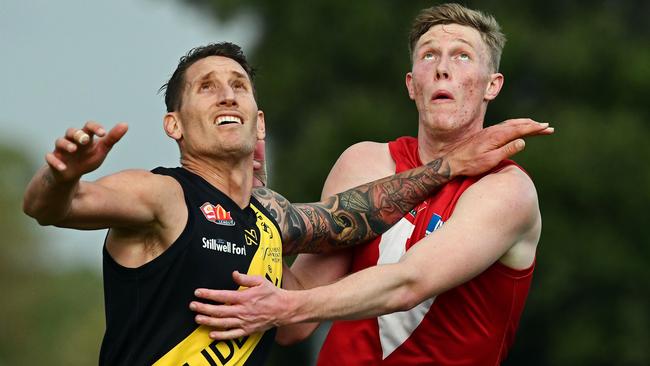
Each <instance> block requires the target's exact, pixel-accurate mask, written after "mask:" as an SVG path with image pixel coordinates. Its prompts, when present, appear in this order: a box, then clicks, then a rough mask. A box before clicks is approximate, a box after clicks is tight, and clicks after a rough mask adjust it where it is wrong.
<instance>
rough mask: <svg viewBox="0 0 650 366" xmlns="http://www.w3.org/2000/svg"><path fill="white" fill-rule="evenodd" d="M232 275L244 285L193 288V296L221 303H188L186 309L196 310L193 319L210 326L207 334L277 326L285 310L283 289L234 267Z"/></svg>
mask: <svg viewBox="0 0 650 366" xmlns="http://www.w3.org/2000/svg"><path fill="white" fill-rule="evenodd" d="M232 277H233V279H234V280H235V282H236V283H237V284H238V285H240V286H242V287H248V289H244V290H240V291H228V290H208V289H197V290H196V291H195V293H194V294H195V295H196V296H197V297H199V298H201V299H204V300H209V301H212V302H215V303H220V304H223V305H211V304H207V303H202V302H199V301H192V302H191V303H190V309H191V310H192V311H195V312H197V313H198V315H197V316H196V317H195V320H196V322H197V323H198V324H201V325H206V326H208V327H212V328H214V329H213V330H212V331H211V332H210V338H212V339H233V338H239V337H243V336H245V335H249V334H252V333H257V332H262V331H265V330H267V329H269V328H272V327H276V326H279V325H280V320H281V319H282V317H283V316H284V315H285V312H286V310H287V301H286V294H287V291H286V290H282V289H280V288H277V287H275V286H274V285H273V284H272V283H271V282H270V281H268V280H267V279H266V278H264V277H262V276H249V275H246V274H242V273H239V272H237V271H235V272H233V275H232ZM226 304H227V305H226Z"/></svg>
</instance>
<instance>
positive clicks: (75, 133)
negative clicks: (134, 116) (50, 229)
mask: <svg viewBox="0 0 650 366" xmlns="http://www.w3.org/2000/svg"><path fill="white" fill-rule="evenodd" d="M127 128H128V127H127V125H126V124H124V123H121V124H118V125H116V126H115V127H114V128H113V129H111V130H110V131H108V132H106V131H105V130H104V128H103V127H102V126H101V125H99V124H98V123H95V122H88V123H86V125H85V126H84V127H83V128H82V129H75V128H70V129H68V130H67V132H66V134H65V136H64V137H61V138H59V139H57V140H56V142H55V149H54V151H53V152H51V153H48V154H47V155H46V156H45V160H46V163H47V164H46V165H45V166H44V167H42V168H41V169H40V170H39V171H38V172H37V173H36V175H35V176H34V177H33V178H32V180H31V181H30V183H29V185H28V186H27V189H26V191H25V197H24V201H23V210H24V211H25V213H26V214H28V215H29V216H32V217H33V218H35V219H36V220H38V222H39V223H40V224H41V225H56V226H60V227H68V228H76V229H101V228H107V227H122V226H124V227H134V226H138V225H146V224H147V223H150V222H153V221H154V220H155V218H156V208H155V206H154V205H155V204H156V199H155V194H156V192H157V189H156V187H157V186H159V184H156V182H166V180H165V178H162V177H160V176H155V175H154V174H152V173H149V172H147V171H137V170H131V171H124V172H120V173H118V174H114V175H110V176H106V177H103V178H101V179H99V180H97V181H96V182H86V181H81V177H82V176H83V175H84V174H86V173H89V172H91V171H93V170H95V169H97V168H98V167H99V166H100V165H101V164H102V162H103V161H104V159H105V158H106V156H107V155H108V152H109V151H110V150H111V148H112V147H113V145H114V144H115V143H117V142H118V141H119V140H120V139H121V138H122V137H123V136H124V134H125V133H126V131H127Z"/></svg>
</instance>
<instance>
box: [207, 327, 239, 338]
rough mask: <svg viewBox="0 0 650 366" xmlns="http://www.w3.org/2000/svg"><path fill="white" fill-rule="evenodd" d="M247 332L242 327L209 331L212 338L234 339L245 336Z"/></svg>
mask: <svg viewBox="0 0 650 366" xmlns="http://www.w3.org/2000/svg"><path fill="white" fill-rule="evenodd" d="M246 335H247V333H246V331H244V330H243V329H228V330H215V331H212V332H210V338H212V339H218V340H221V339H235V338H240V337H243V336H246Z"/></svg>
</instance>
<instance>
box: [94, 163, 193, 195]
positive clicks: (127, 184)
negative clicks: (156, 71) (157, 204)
mask: <svg viewBox="0 0 650 366" xmlns="http://www.w3.org/2000/svg"><path fill="white" fill-rule="evenodd" d="M97 183H98V184H101V185H102V186H105V187H120V188H121V189H125V190H133V191H140V192H141V193H142V194H143V195H145V196H147V195H152V197H153V198H160V197H155V196H158V195H159V194H161V193H163V192H164V193H166V194H170V193H177V194H181V195H182V193H183V189H182V188H181V185H180V184H179V183H178V182H177V181H176V180H175V179H174V178H172V177H169V176H166V175H161V174H154V173H152V172H150V171H148V170H144V169H128V170H122V171H120V172H118V173H115V174H111V175H107V176H105V177H102V178H100V179H98V180H97Z"/></svg>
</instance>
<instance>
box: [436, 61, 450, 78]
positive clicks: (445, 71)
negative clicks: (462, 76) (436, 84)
mask: <svg viewBox="0 0 650 366" xmlns="http://www.w3.org/2000/svg"><path fill="white" fill-rule="evenodd" d="M450 78H451V74H450V73H449V61H448V60H447V59H446V58H445V57H441V58H440V62H438V64H437V65H436V80H441V79H442V80H448V79H450Z"/></svg>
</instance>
